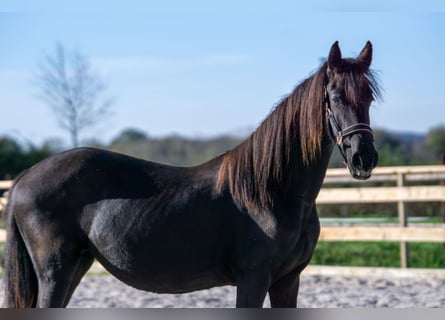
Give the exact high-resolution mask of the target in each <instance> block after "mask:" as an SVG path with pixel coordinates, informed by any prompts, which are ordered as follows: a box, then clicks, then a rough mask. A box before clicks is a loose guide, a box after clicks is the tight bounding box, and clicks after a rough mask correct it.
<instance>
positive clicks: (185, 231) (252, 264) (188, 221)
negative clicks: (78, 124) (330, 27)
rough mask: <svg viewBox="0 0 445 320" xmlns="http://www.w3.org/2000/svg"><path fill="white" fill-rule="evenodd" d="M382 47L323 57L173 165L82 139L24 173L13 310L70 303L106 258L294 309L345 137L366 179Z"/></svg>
mask: <svg viewBox="0 0 445 320" xmlns="http://www.w3.org/2000/svg"><path fill="white" fill-rule="evenodd" d="M371 56H372V45H371V43H370V42H368V43H367V44H366V46H365V47H364V48H363V50H362V51H361V53H360V54H359V56H358V57H357V58H356V59H342V57H341V53H340V49H339V46H338V43H337V42H336V43H334V44H333V46H332V48H331V50H330V53H329V57H328V59H327V61H326V62H325V63H324V64H323V65H322V66H321V68H320V69H319V70H318V71H317V72H315V73H314V74H313V75H312V76H311V77H309V78H308V79H306V80H305V81H303V82H302V83H301V84H300V85H299V86H297V87H296V89H295V90H294V91H293V92H292V93H291V94H290V95H289V96H287V97H286V98H284V99H283V100H282V101H281V102H280V103H279V104H278V105H277V106H276V107H275V108H274V110H273V111H272V112H271V114H270V115H269V116H268V117H267V118H266V119H265V120H264V121H263V123H262V124H261V125H260V126H259V127H258V128H257V129H256V131H255V132H253V133H252V135H251V136H250V137H249V138H248V139H247V140H245V141H244V142H243V143H241V144H240V145H239V146H237V147H235V148H234V149H233V150H230V151H228V152H226V153H224V154H222V155H220V156H218V157H216V158H214V159H212V160H210V161H208V162H206V163H204V164H202V165H199V166H195V167H173V166H168V165H164V164H159V163H154V162H149V161H143V160H140V159H135V158H132V157H128V156H125V155H122V154H117V153H113V152H109V151H104V150H98V149H92V148H80V149H74V150H71V151H67V152H64V153H61V154H58V155H55V156H52V157H49V158H47V159H45V160H43V161H41V162H40V163H38V164H36V165H35V166H33V167H32V168H30V169H29V170H27V171H26V172H25V173H23V174H22V175H21V176H19V177H18V178H17V179H16V181H15V184H14V186H13V187H12V189H11V191H10V192H9V201H8V205H7V209H6V219H7V230H8V234H7V242H6V248H5V277H4V283H5V306H6V307H64V306H66V305H67V304H68V302H69V300H70V298H71V296H72V294H73V291H74V290H75V288H76V286H77V285H78V284H79V281H80V280H81V278H82V277H83V276H84V274H85V273H86V271H87V270H88V269H89V268H90V266H91V264H92V263H93V260H94V259H97V260H98V261H99V262H100V263H101V264H102V265H103V266H104V267H105V268H106V269H107V270H108V271H109V272H110V273H111V274H112V275H114V276H115V277H117V278H118V279H120V280H122V281H123V282H125V283H127V284H128V285H130V286H133V287H135V288H138V289H142V290H147V291H153V292H159V293H182V292H189V291H193V290H200V289H205V288H210V287H214V286H222V285H235V286H237V298H236V305H237V307H261V306H262V305H263V302H264V299H265V296H266V294H267V293H269V296H270V302H271V305H272V307H295V306H296V304H297V294H298V286H299V278H300V273H301V271H302V270H303V269H304V268H305V267H306V265H307V264H308V263H309V261H310V259H311V256H312V253H313V251H314V248H315V245H316V243H317V239H318V236H319V231H320V225H319V221H318V216H317V211H316V207H315V204H314V203H315V199H316V198H317V194H318V192H319V190H320V187H321V184H322V182H323V178H324V176H325V172H326V168H327V166H328V161H329V158H330V155H331V152H332V150H333V148H334V146H335V145H336V144H338V147H339V148H340V150H341V152H342V154H343V155H344V157H345V160H346V163H347V165H348V167H349V169H350V172H351V174H352V175H353V176H354V177H356V178H359V179H366V178H369V177H370V175H371V170H372V169H373V168H374V167H375V166H376V163H377V153H376V151H375V148H374V145H373V138H374V137H373V132H372V130H371V128H370V127H369V107H370V104H371V102H372V100H373V99H374V98H375V97H376V96H378V95H379V90H378V86H377V84H376V81H375V79H374V77H373V74H372V72H371V71H370V69H369V66H370V64H371Z"/></svg>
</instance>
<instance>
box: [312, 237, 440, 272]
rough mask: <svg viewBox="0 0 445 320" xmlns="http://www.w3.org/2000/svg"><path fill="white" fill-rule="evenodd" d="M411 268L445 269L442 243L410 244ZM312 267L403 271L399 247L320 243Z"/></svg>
mask: <svg viewBox="0 0 445 320" xmlns="http://www.w3.org/2000/svg"><path fill="white" fill-rule="evenodd" d="M409 253H410V260H409V263H410V267H412V268H445V249H444V246H443V245H442V243H420V242H413V243H409ZM311 264H317V265H337V266H356V267H400V251H399V243H395V242H319V243H318V244H317V247H316V249H315V253H314V256H313V258H312V260H311Z"/></svg>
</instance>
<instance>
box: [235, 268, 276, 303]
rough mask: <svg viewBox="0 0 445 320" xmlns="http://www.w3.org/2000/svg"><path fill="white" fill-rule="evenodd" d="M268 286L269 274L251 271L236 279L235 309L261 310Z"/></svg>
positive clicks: (261, 271)
mask: <svg viewBox="0 0 445 320" xmlns="http://www.w3.org/2000/svg"><path fill="white" fill-rule="evenodd" d="M269 286H270V272H269V271H266V270H251V271H248V272H245V273H243V274H242V275H240V276H238V277H237V288H236V307H237V308H262V307H263V303H264V299H265V298H266V294H267V291H268V290H269Z"/></svg>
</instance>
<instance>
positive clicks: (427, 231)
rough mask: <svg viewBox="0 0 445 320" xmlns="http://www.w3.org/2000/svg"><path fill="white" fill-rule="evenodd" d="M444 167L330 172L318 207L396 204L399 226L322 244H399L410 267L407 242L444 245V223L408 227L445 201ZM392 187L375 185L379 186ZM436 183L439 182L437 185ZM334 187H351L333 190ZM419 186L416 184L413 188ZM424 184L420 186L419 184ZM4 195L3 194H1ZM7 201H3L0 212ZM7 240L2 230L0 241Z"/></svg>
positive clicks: (341, 230)
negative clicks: (422, 211) (428, 206)
mask: <svg viewBox="0 0 445 320" xmlns="http://www.w3.org/2000/svg"><path fill="white" fill-rule="evenodd" d="M442 180H445V166H443V165H439V166H409V167H380V168H376V169H375V170H374V172H373V176H372V177H371V179H369V180H367V181H365V182H359V181H357V180H354V179H352V178H351V176H350V175H349V173H348V172H347V170H346V169H329V170H328V171H327V174H326V178H325V182H324V186H323V188H322V189H321V191H320V194H319V196H318V198H317V205H326V204H344V203H351V204H352V203H397V208H398V216H399V223H398V225H396V226H394V225H385V224H381V225H378V226H375V225H374V226H348V227H341V226H339V227H337V226H327V225H322V229H321V234H320V241H395V242H400V259H401V267H402V268H407V267H408V266H409V250H408V242H412V241H415V242H441V243H445V223H442V224H435V225H429V226H426V225H422V224H419V225H417V224H416V225H412V226H409V225H408V219H407V216H408V214H407V204H408V203H411V202H445V186H444V185H439V181H442ZM382 182H383V183H385V184H393V185H392V186H375V184H376V183H380V184H381V183H382ZM436 182H437V183H436ZM333 184H337V185H338V184H341V185H345V184H346V185H348V187H344V186H342V187H332V185H333ZM414 184H416V185H414ZM418 184H421V185H418ZM11 185H12V181H0V190H2V189H3V190H5V189H8V188H10V187H11ZM0 196H1V194H0ZM5 203H6V198H5V197H3V198H0V210H1V208H2V205H3V206H4V205H5ZM5 239H6V232H5V230H0V242H4V241H5Z"/></svg>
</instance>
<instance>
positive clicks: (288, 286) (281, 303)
mask: <svg viewBox="0 0 445 320" xmlns="http://www.w3.org/2000/svg"><path fill="white" fill-rule="evenodd" d="M299 286H300V270H294V271H293V272H290V273H288V274H287V275H285V276H284V277H283V278H281V279H280V280H278V281H276V282H275V283H273V284H272V285H271V287H270V289H269V298H270V306H271V307H272V308H296V307H297V296H298V288H299Z"/></svg>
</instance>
